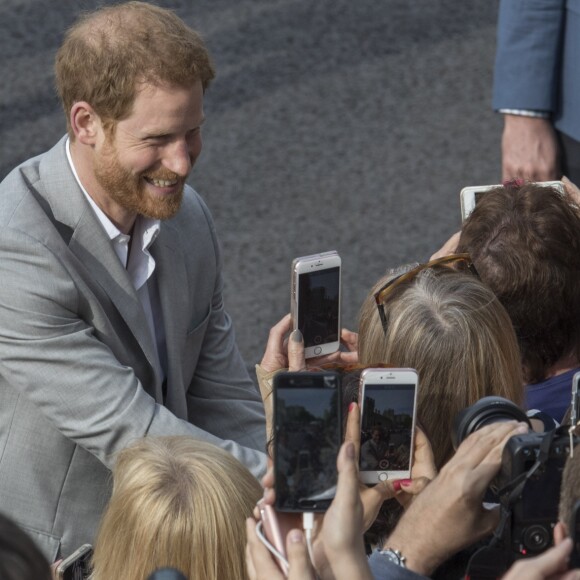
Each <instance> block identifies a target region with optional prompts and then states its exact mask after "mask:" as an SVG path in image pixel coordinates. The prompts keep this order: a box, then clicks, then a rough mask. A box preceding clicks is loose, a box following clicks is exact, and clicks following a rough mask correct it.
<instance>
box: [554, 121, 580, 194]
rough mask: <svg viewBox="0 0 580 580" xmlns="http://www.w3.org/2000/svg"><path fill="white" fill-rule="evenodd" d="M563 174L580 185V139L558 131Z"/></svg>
mask: <svg viewBox="0 0 580 580" xmlns="http://www.w3.org/2000/svg"><path fill="white" fill-rule="evenodd" d="M558 138H559V140H560V151H561V153H560V165H561V167H562V174H563V175H565V176H566V177H567V178H568V179H569V180H570V181H571V182H572V183H575V184H576V185H578V186H579V187H580V141H576V139H572V137H569V136H568V135H565V134H564V133H561V132H560V131H558Z"/></svg>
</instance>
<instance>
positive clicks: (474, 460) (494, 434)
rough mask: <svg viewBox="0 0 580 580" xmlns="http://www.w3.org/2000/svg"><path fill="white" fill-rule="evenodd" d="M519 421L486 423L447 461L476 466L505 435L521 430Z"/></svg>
mask: <svg viewBox="0 0 580 580" xmlns="http://www.w3.org/2000/svg"><path fill="white" fill-rule="evenodd" d="M520 425H521V424H520V423H517V422H516V421H506V422H505V423H493V424H491V425H486V426H485V427H482V428H481V429H478V430H477V431H475V433H472V434H471V435H470V436H469V437H468V438H467V439H466V440H465V441H463V443H461V445H460V446H459V448H458V449H457V452H456V453H455V455H454V456H453V457H452V458H451V460H450V461H449V463H448V464H447V465H450V464H455V463H459V462H465V464H466V466H471V467H472V468H473V467H476V466H478V465H479V464H480V463H481V462H482V461H483V459H484V458H485V457H486V456H487V454H488V453H489V451H490V450H491V449H493V448H494V447H495V446H496V445H498V444H499V443H501V441H503V439H504V438H505V437H506V436H511V435H514V434H516V433H518V432H522V427H521V426H520Z"/></svg>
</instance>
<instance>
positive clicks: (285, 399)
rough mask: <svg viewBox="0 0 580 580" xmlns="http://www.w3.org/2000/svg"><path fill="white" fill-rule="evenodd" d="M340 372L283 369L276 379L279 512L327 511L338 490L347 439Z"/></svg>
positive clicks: (275, 415)
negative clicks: (341, 451)
mask: <svg viewBox="0 0 580 580" xmlns="http://www.w3.org/2000/svg"><path fill="white" fill-rule="evenodd" d="M340 415H341V387H340V375H339V374H338V373H334V372H283V373H278V374H277V375H276V376H275V377H274V488H275V491H276V505H275V507H276V510H277V511H281V512H324V511H326V509H327V508H328V506H329V505H330V503H331V501H332V500H333V498H334V494H335V492H336V482H337V471H336V458H337V455H338V451H339V449H340V444H341V441H342V429H341V425H342V421H341V417H340Z"/></svg>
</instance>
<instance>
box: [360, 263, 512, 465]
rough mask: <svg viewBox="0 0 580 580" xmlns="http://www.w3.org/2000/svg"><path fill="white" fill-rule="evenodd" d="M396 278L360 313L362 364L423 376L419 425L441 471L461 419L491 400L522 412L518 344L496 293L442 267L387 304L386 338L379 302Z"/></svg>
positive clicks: (409, 285) (403, 287) (398, 291)
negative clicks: (453, 429)
mask: <svg viewBox="0 0 580 580" xmlns="http://www.w3.org/2000/svg"><path fill="white" fill-rule="evenodd" d="M399 273H400V272H399ZM394 275H395V274H393V273H390V274H388V275H386V276H385V277H383V278H381V280H379V281H378V282H377V284H376V285H375V287H374V288H373V289H372V290H371V293H370V294H369V296H368V297H367V298H366V300H365V302H364V304H363V306H362V309H361V314H360V329H359V359H360V362H361V363H362V364H373V363H380V362H383V363H390V364H393V365H395V366H397V367H410V368H414V369H416V370H417V371H418V373H419V390H418V393H417V417H418V420H419V423H420V424H421V426H422V427H423V428H424V429H425V431H426V433H427V436H428V437H429V439H430V441H431V444H432V446H433V452H434V454H435V462H436V465H437V467H438V468H440V467H441V466H442V465H443V464H444V463H445V462H446V461H448V460H449V458H450V457H451V456H452V454H453V446H452V443H451V436H450V434H451V427H452V423H453V419H454V417H455V415H456V414H457V412H458V411H460V410H461V409H463V408H465V407H467V406H469V405H471V404H473V403H475V402H476V401H478V400H479V399H480V398H481V397H485V396H487V395H499V396H502V397H506V398H507V399H510V400H512V401H513V402H515V403H516V404H522V401H523V379H522V370H521V363H520V354H519V350H518V344H517V341H516V336H515V333H514V330H513V328H512V325H511V322H510V319H509V316H508V314H507V312H506V311H505V309H504V308H503V306H502V305H501V304H500V303H499V301H498V300H497V298H496V297H495V295H494V294H493V292H492V291H491V290H490V289H488V288H487V287H486V286H485V285H484V284H483V283H482V282H480V281H479V280H478V279H477V278H476V277H475V276H473V275H469V274H466V273H462V272H458V271H456V270H453V269H451V268H446V267H441V266H440V267H436V268H430V269H428V270H424V271H423V272H421V273H419V274H418V275H417V276H415V277H414V278H412V279H411V280H409V281H407V282H404V283H401V284H400V285H399V286H398V287H396V288H394V289H393V292H392V293H391V294H390V295H389V296H388V298H387V300H386V301H385V303H384V309H385V314H386V318H387V332H386V334H385V332H384V330H383V327H382V324H381V320H380V318H379V314H378V312H377V305H376V302H375V300H374V294H375V292H377V291H378V290H379V289H380V288H381V287H382V286H384V285H385V283H386V282H387V281H388V280H390V279H392V278H393V277H394Z"/></svg>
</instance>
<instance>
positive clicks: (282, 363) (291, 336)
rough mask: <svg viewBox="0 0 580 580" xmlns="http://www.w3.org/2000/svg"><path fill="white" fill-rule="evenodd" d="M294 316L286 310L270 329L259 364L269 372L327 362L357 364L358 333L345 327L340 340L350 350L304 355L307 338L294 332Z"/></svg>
mask: <svg viewBox="0 0 580 580" xmlns="http://www.w3.org/2000/svg"><path fill="white" fill-rule="evenodd" d="M291 330H292V317H291V316H290V314H287V315H286V316H284V318H282V320H280V322H278V323H277V324H275V325H274V326H273V327H272V328H271V329H270V335H269V336H268V343H267V344H266V350H265V352H264V356H263V358H262V362H261V363H260V366H261V367H262V368H263V369H264V371H265V372H267V373H273V372H275V371H278V370H281V369H288V370H290V371H301V370H304V369H306V368H318V367H321V366H323V365H325V364H327V363H332V362H333V363H342V364H356V363H357V361H358V352H357V349H358V334H357V333H356V332H352V331H350V330H347V329H346V328H343V329H342V331H341V334H340V342H341V344H342V345H343V346H345V347H346V348H347V349H348V351H347V352H344V351H338V352H334V353H332V354H327V355H324V356H318V357H314V358H309V359H308V364H307V363H306V359H305V358H304V340H303V338H302V333H301V332H300V331H299V330H295V331H293V332H292V333H290V331H291Z"/></svg>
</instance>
